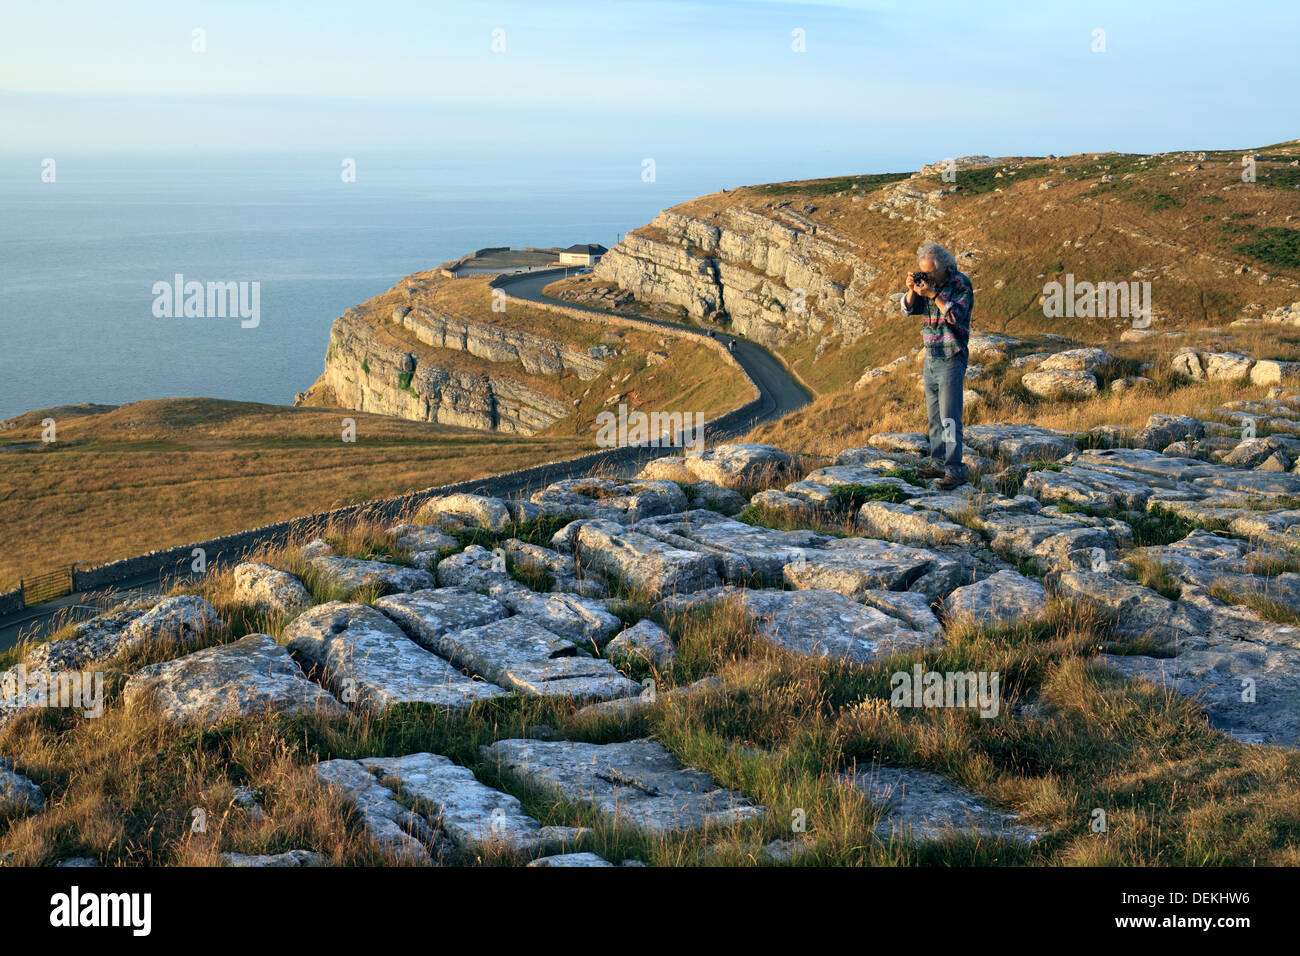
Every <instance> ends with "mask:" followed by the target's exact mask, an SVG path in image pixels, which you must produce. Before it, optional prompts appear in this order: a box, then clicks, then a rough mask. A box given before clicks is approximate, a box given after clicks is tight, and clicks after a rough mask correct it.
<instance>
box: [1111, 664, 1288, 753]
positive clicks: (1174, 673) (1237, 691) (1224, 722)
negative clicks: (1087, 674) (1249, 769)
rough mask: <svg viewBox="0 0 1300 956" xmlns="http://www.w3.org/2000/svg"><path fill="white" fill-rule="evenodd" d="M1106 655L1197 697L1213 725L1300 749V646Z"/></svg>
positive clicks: (1254, 740)
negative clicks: (1159, 655) (1170, 654)
mask: <svg viewBox="0 0 1300 956" xmlns="http://www.w3.org/2000/svg"><path fill="white" fill-rule="evenodd" d="M1101 659H1103V660H1104V661H1105V662H1106V663H1107V664H1109V665H1110V666H1111V667H1114V668H1115V669H1116V670H1118V671H1120V673H1122V674H1124V675H1125V676H1126V677H1129V678H1142V679H1145V680H1149V681H1151V682H1152V683H1153V684H1155V685H1156V686H1158V687H1170V688H1172V689H1173V690H1175V691H1177V692H1178V693H1180V694H1184V695H1186V696H1189V697H1194V698H1196V699H1197V700H1198V701H1199V702H1201V703H1202V704H1203V706H1204V707H1205V710H1206V712H1207V714H1208V716H1209V720H1210V724H1211V725H1212V726H1214V727H1217V728H1219V729H1220V730H1222V731H1223V732H1224V733H1226V734H1228V735H1229V736H1231V737H1234V738H1236V739H1237V740H1240V741H1242V742H1243V743H1248V744H1275V745H1278V746H1282V747H1290V748H1292V749H1295V748H1300V707H1298V706H1297V701H1300V648H1295V647H1271V646H1268V645H1264V644H1251V643H1248V642H1240V643H1231V644H1215V645H1213V646H1210V647H1202V648H1189V649H1187V650H1184V651H1183V652H1182V653H1181V654H1179V655H1178V656H1177V657H1171V658H1154V657H1140V656H1117V655H1103V656H1102V658H1101ZM1248 690H1253V699H1250V697H1251V695H1250V694H1249V693H1247V691H1248Z"/></svg>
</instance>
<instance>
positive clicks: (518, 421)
mask: <svg viewBox="0 0 1300 956" xmlns="http://www.w3.org/2000/svg"><path fill="white" fill-rule="evenodd" d="M452 282H453V283H465V284H467V285H474V284H475V283H474V280H452ZM444 287H446V283H439V282H437V281H436V280H435V279H434V278H432V274H431V273H420V274H417V275H415V276H409V277H407V278H406V279H403V280H402V281H401V282H400V283H398V284H397V286H395V287H394V288H393V289H391V290H389V292H387V293H385V294H384V295H382V296H379V297H377V298H375V299H371V300H370V301H369V302H365V303H362V304H361V305H359V306H355V307H353V308H351V309H348V311H347V312H345V313H343V315H341V316H339V317H338V318H337V319H335V321H334V326H333V328H332V329H331V330H330V341H329V348H328V350H327V351H326V354H325V372H324V374H323V375H322V376H321V377H320V379H319V380H318V381H317V383H316V384H315V385H314V386H312V388H311V389H310V390H309V391H307V392H303V393H300V394H299V395H298V396H297V398H296V400H295V404H299V405H303V404H336V405H340V406H342V407H344V408H351V409H355V410H357V411H364V412H375V413H377V414H381V415H395V416H398V417H401V418H408V419H414V420H417V421H429V422H438V423H440V424H444V425H460V426H464V427H468V428H478V429H483V430H487V431H499V432H506V433H509V434H517V435H532V434H534V433H536V432H538V431H540V430H541V429H544V428H546V427H548V426H550V425H552V424H554V423H555V422H556V421H559V420H560V419H562V418H564V417H565V416H566V415H568V414H569V413H570V412H571V411H572V408H573V406H572V403H571V401H570V400H569V399H568V398H567V397H566V396H565V394H564V393H563V391H562V389H560V388H559V387H558V381H557V380H558V377H559V376H561V375H563V374H571V375H572V376H573V377H576V378H577V379H578V380H580V381H584V382H585V381H590V380H591V379H593V378H595V377H596V376H598V375H600V374H601V372H602V371H604V369H605V366H606V363H605V361H604V360H603V359H601V358H598V357H594V356H592V355H591V354H589V351H588V350H586V349H582V348H579V347H577V346H575V345H573V344H571V343H568V342H563V341H557V340H554V339H551V338H548V337H546V336H543V335H539V334H537V333H535V332H531V331H528V330H525V329H521V328H517V327H514V326H511V325H507V324H504V323H503V324H494V323H492V322H490V321H480V320H476V319H474V318H471V317H468V316H466V315H461V314H456V311H455V310H454V309H453V308H450V307H448V306H447V305H445V304H442V303H439V302H437V301H435V299H434V298H433V296H434V294H435V293H436V292H437V291H438V290H440V289H442V288H444Z"/></svg>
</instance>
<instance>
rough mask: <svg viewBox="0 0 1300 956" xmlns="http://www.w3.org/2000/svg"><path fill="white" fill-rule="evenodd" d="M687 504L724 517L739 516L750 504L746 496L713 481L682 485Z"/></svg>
mask: <svg viewBox="0 0 1300 956" xmlns="http://www.w3.org/2000/svg"><path fill="white" fill-rule="evenodd" d="M682 490H683V491H685V492H686V500H687V504H688V505H689V506H690V507H692V508H706V509H708V510H709V511H717V512H720V513H721V514H724V515H734V514H738V513H740V512H741V511H743V510H744V509H745V506H746V505H748V504H749V502H748V501H746V500H745V496H744V495H741V494H737V493H736V492H734V491H732V490H731V489H730V488H723V487H722V486H721V485H716V484H714V483H713V482H711V481H693V482H689V483H687V484H683V485H682Z"/></svg>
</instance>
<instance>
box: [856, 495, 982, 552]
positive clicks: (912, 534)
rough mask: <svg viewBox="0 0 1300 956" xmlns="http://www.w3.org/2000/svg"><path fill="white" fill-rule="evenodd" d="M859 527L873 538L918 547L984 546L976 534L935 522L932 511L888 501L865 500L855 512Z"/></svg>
mask: <svg viewBox="0 0 1300 956" xmlns="http://www.w3.org/2000/svg"><path fill="white" fill-rule="evenodd" d="M858 527H859V528H861V529H862V530H863V531H865V532H866V533H867V534H870V535H872V536H874V537H878V538H886V539H888V540H890V541H896V542H899V543H901V544H911V545H919V546H921V547H935V546H939V545H956V546H958V547H964V548H978V547H981V546H982V545H983V544H984V539H983V538H982V537H980V535H979V532H977V531H973V530H971V529H970V528H966V527H963V526H962V525H959V524H957V523H956V522H953V521H944V520H936V518H935V515H934V513H933V512H932V511H925V510H918V509H917V508H913V507H912V506H910V505H905V504H894V503H891V502H887V501H868V502H867V503H866V504H864V505H863V506H862V507H861V508H860V509H858Z"/></svg>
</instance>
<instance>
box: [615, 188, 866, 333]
mask: <svg viewBox="0 0 1300 956" xmlns="http://www.w3.org/2000/svg"><path fill="white" fill-rule="evenodd" d="M878 275H879V270H878V268H877V267H876V266H875V265H873V264H872V263H870V262H869V261H867V260H866V259H865V258H863V257H862V256H861V255H860V254H859V253H858V251H857V250H856V249H855V247H854V244H853V243H852V242H851V241H850V240H848V239H846V238H845V237H842V236H837V235H835V234H833V233H832V232H830V231H829V230H827V229H826V227H825V226H824V225H823V224H819V223H816V222H814V221H813V220H812V219H810V218H809V217H808V216H806V215H803V214H801V213H799V212H797V211H795V210H794V209H793V208H791V207H790V205H789V203H781V204H779V205H776V206H773V207H772V208H771V209H770V210H766V209H765V210H764V211H763V212H762V213H759V212H755V211H751V210H747V209H741V208H729V209H725V210H722V211H721V212H716V213H713V214H712V216H711V217H710V218H707V219H699V218H695V217H693V216H690V215H686V214H683V213H681V212H678V211H674V210H671V209H669V210H665V211H664V212H661V213H660V214H659V215H658V216H656V217H655V219H654V221H653V222H652V223H651V224H650V225H649V226H647V227H645V228H643V229H640V230H637V231H636V232H634V233H631V234H629V235H628V236H627V237H625V238H624V239H623V241H622V242H620V243H619V244H618V245H617V246H615V247H614V248H613V249H611V250H610V251H609V252H607V253H606V254H605V256H604V258H602V259H601V261H600V263H599V264H598V265H597V266H596V267H595V276H596V279H597V280H598V281H601V282H608V283H614V284H617V285H618V286H619V287H620V288H621V289H622V290H624V291H627V292H631V293H632V295H634V296H635V297H636V298H637V299H641V300H645V301H650V302H655V303H667V304H670V305H675V306H679V307H681V308H682V309H683V310H684V311H685V313H686V314H687V315H689V316H691V317H692V318H695V319H703V320H706V321H719V320H721V319H724V318H725V319H728V320H729V321H730V327H731V328H732V329H733V330H734V331H736V332H739V333H740V334H741V335H744V336H745V337H746V338H750V339H753V340H755V341H757V342H762V343H763V344H765V345H779V344H783V343H786V342H790V341H792V340H794V339H797V338H802V337H806V336H809V335H822V336H833V335H843V336H844V339H845V343H846V344H848V343H852V342H853V341H855V340H856V339H858V338H859V337H860V336H861V335H863V334H864V333H865V332H866V330H867V322H866V320H865V319H864V315H875V314H879V313H880V312H881V309H882V308H883V306H884V305H885V303H886V300H884V299H880V298H879V297H877V296H876V295H875V294H874V293H871V292H869V291H867V290H868V286H869V285H870V284H871V283H872V281H873V280H875V278H876V277H877V276H878Z"/></svg>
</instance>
